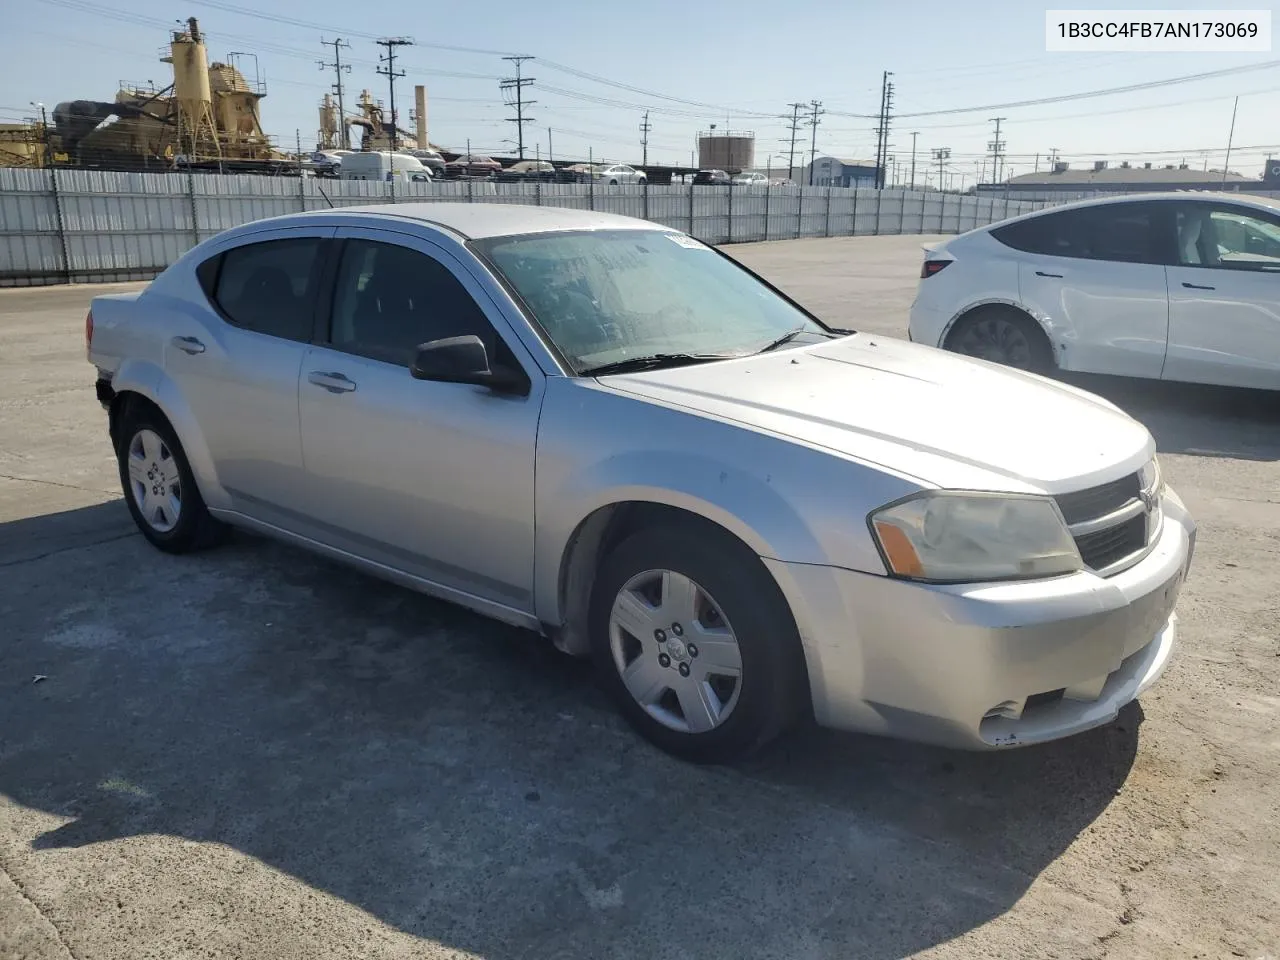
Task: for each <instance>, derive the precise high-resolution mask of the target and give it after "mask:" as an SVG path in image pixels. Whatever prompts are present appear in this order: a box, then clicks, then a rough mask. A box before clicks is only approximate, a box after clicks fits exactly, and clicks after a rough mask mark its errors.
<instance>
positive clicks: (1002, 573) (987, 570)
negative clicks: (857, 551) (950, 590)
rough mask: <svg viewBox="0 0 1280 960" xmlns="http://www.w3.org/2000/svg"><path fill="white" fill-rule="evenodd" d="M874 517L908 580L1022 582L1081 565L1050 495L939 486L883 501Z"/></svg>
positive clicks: (896, 569) (894, 570) (892, 568)
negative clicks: (906, 497) (940, 489)
mask: <svg viewBox="0 0 1280 960" xmlns="http://www.w3.org/2000/svg"><path fill="white" fill-rule="evenodd" d="M869 520H870V525H871V531H872V534H873V535H874V536H875V539H876V542H877V543H878V544H879V546H880V553H881V555H882V556H883V557H884V562H885V565H886V566H887V567H888V568H889V572H890V573H891V574H893V575H894V576H897V577H903V578H906V579H910V580H929V581H934V582H944V583H971V582H976V581H983V580H1022V579H1032V578H1035V577H1052V576H1057V575H1058V574H1063V573H1072V572H1074V571H1076V570H1080V569H1081V568H1082V567H1083V566H1084V564H1083V563H1082V562H1081V560H1080V552H1079V551H1078V550H1077V549H1076V544H1075V541H1074V540H1073V539H1072V538H1071V534H1070V533H1069V532H1068V531H1067V528H1066V525H1065V524H1064V523H1063V521H1062V515H1061V514H1060V513H1059V512H1058V508H1057V507H1056V506H1055V505H1054V503H1053V501H1051V500H1049V499H1048V498H1046V497H1021V496H1017V495H1008V494H982V493H953V492H934V493H927V494H923V495H920V496H916V497H912V498H911V499H909V500H903V501H900V502H899V503H895V504H890V505H889V506H887V507H883V508H881V509H880V510H877V511H876V512H875V513H873V514H872V515H871V516H870V518H869Z"/></svg>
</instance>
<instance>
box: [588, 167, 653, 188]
mask: <svg viewBox="0 0 1280 960" xmlns="http://www.w3.org/2000/svg"><path fill="white" fill-rule="evenodd" d="M596 179H597V180H600V181H603V182H604V183H607V184H610V185H617V184H619V183H644V182H645V180H646V179H648V178H647V177H645V175H644V174H643V173H642V172H641V171H639V170H637V169H636V168H635V167H629V166H627V165H626V164H625V163H615V164H614V165H613V166H611V167H604V168H601V169H597V170H596Z"/></svg>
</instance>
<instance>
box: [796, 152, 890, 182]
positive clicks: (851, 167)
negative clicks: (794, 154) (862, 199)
mask: <svg viewBox="0 0 1280 960" xmlns="http://www.w3.org/2000/svg"><path fill="white" fill-rule="evenodd" d="M800 175H801V180H800V181H799V182H800V183H801V184H802V185H804V186H808V185H809V184H813V185H814V186H815V187H874V186H875V185H876V165H875V163H874V162H873V161H871V160H846V159H843V158H841V157H818V158H817V159H816V160H814V161H813V163H810V164H806V165H805V167H804V169H803V170H801V171H800Z"/></svg>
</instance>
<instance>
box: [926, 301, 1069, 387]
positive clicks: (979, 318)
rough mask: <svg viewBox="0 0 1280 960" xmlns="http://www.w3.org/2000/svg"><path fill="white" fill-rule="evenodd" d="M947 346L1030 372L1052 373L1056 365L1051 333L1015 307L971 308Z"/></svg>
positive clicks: (960, 320)
mask: <svg viewBox="0 0 1280 960" xmlns="http://www.w3.org/2000/svg"><path fill="white" fill-rule="evenodd" d="M943 346H944V347H945V348H946V349H947V350H950V351H951V352H953V353H960V354H963V355H965V356H967V357H978V358H979V359H982V360H990V361H991V362H992V363H999V364H1002V365H1004V366H1006V367H1015V368H1016V369H1019V370H1026V371H1028V372H1030V373H1041V374H1043V373H1048V372H1049V371H1050V370H1052V369H1053V367H1054V362H1053V348H1052V347H1051V346H1050V345H1049V338H1048V336H1046V335H1045V332H1044V330H1043V329H1042V328H1041V327H1040V325H1039V324H1038V323H1036V322H1035V321H1034V320H1032V319H1031V318H1030V317H1029V316H1027V315H1026V314H1025V313H1023V312H1022V311H1021V310H1018V309H1016V308H1014V307H1002V306H990V307H978V308H977V309H976V310H971V311H970V312H969V313H967V314H965V315H964V316H963V317H961V318H960V319H959V320H957V321H956V324H955V326H954V327H952V329H951V332H950V333H948V334H947V339H946V342H945V343H944V344H943Z"/></svg>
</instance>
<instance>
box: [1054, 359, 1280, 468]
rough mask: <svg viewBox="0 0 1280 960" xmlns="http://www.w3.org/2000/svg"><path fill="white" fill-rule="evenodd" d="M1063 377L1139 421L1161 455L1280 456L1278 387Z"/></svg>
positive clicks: (1279, 400)
mask: <svg viewBox="0 0 1280 960" xmlns="http://www.w3.org/2000/svg"><path fill="white" fill-rule="evenodd" d="M1062 379H1064V380H1066V381H1067V382H1069V383H1072V384H1075V385H1076V386H1079V387H1082V388H1084V389H1085V390H1089V391H1091V392H1093V393H1096V394H1099V395H1100V396H1103V397H1106V398H1107V399H1108V400H1110V401H1111V402H1112V403H1114V404H1116V406H1118V407H1120V408H1121V409H1122V410H1124V411H1125V412H1126V413H1127V414H1129V415H1130V416H1131V417H1135V418H1136V419H1138V420H1141V421H1142V422H1143V423H1144V424H1146V426H1147V429H1148V430H1150V431H1151V433H1152V435H1153V436H1154V437H1155V438H1156V448H1157V449H1158V450H1159V451H1160V452H1161V453H1185V454H1190V455H1192V456H1200V457H1232V458H1235V459H1238V460H1280V391H1276V390H1245V389H1242V388H1233V387H1211V386H1205V385H1203V384H1196V383H1170V382H1166V381H1161V380H1136V379H1129V378H1125V377H1105V376H1099V375H1086V374H1066V375H1062Z"/></svg>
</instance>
